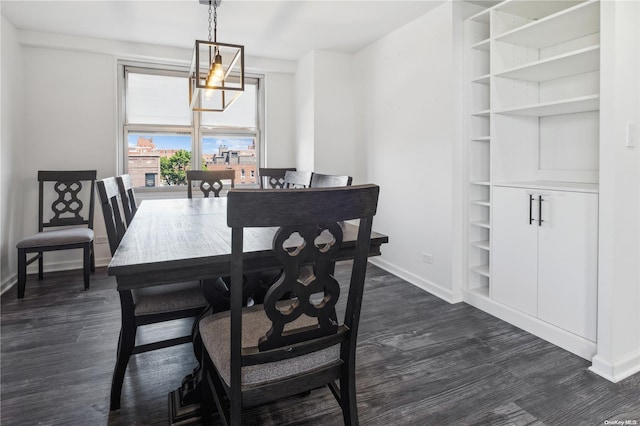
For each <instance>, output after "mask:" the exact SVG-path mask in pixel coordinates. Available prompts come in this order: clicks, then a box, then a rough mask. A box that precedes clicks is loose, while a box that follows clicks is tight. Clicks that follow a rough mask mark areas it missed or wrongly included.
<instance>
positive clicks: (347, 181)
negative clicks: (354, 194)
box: [310, 173, 352, 188]
mask: <svg viewBox="0 0 640 426" xmlns="http://www.w3.org/2000/svg"><path fill="white" fill-rule="evenodd" d="M351 180H352V178H351V176H338V175H323V174H321V173H314V174H313V176H311V186H310V188H337V187H340V186H351Z"/></svg>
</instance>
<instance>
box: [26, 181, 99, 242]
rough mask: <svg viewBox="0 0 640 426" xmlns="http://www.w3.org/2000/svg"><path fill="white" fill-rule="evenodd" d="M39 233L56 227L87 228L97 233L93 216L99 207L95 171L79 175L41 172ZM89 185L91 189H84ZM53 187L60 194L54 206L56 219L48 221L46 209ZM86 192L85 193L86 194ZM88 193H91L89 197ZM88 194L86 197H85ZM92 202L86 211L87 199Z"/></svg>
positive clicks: (52, 210) (52, 205) (53, 215)
mask: <svg viewBox="0 0 640 426" xmlns="http://www.w3.org/2000/svg"><path fill="white" fill-rule="evenodd" d="M38 181H39V188H40V189H39V202H38V220H39V225H38V231H40V232H42V231H43V230H44V228H49V227H54V226H70V225H87V226H88V227H89V228H91V229H93V212H94V203H95V193H94V185H95V181H96V171H95V170H76V171H43V170H41V171H39V172H38ZM83 182H84V183H85V184H87V183H88V184H89V185H88V187H87V186H83ZM49 186H52V187H53V190H54V191H55V192H56V193H57V196H56V198H55V200H54V201H53V203H52V204H51V213H52V216H50V217H47V218H45V212H44V205H45V198H52V197H47V194H45V191H48V189H49ZM83 188H84V191H83ZM87 192H90V193H89V194H87ZM85 194H86V196H85ZM87 198H88V199H89V207H88V208H85V205H84V203H83V199H84V200H85V201H86V199H87Z"/></svg>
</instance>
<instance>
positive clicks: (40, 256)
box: [38, 251, 44, 281]
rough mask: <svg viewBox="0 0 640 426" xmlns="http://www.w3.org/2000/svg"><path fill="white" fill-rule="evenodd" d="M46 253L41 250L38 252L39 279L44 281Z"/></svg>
mask: <svg viewBox="0 0 640 426" xmlns="http://www.w3.org/2000/svg"><path fill="white" fill-rule="evenodd" d="M43 263H44V255H43V253H42V252H41V251H39V252H38V279H39V280H40V281H42V280H43V279H44V267H43Z"/></svg>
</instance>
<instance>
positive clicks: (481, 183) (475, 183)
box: [469, 180, 491, 186]
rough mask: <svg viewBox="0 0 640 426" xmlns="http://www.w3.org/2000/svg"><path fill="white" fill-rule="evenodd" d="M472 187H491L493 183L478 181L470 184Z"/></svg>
mask: <svg viewBox="0 0 640 426" xmlns="http://www.w3.org/2000/svg"><path fill="white" fill-rule="evenodd" d="M469 183H470V184H471V185H480V186H489V185H491V182H489V181H486V180H476V181H472V182H469Z"/></svg>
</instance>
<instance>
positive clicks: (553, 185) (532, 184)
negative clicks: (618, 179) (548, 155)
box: [494, 180, 598, 193]
mask: <svg viewBox="0 0 640 426" xmlns="http://www.w3.org/2000/svg"><path fill="white" fill-rule="evenodd" d="M494 185H495V186H508V187H512V188H529V189H539V190H540V189H541V190H545V189H547V190H551V191H570V192H592V193H598V184H597V183H581V182H558V181H545V180H535V181H520V182H498V183H495V184H494Z"/></svg>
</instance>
